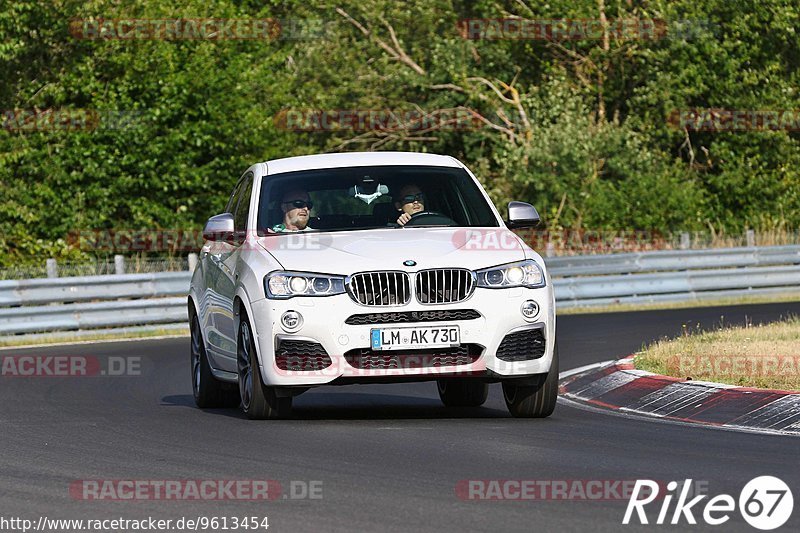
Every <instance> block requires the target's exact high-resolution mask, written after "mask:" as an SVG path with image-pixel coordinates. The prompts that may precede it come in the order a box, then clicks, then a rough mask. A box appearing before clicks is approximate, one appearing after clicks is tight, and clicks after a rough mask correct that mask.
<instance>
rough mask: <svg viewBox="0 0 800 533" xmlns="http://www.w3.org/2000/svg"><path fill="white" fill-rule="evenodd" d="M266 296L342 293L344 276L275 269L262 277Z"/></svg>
mask: <svg viewBox="0 0 800 533" xmlns="http://www.w3.org/2000/svg"><path fill="white" fill-rule="evenodd" d="M264 292H265V293H266V294H267V298H273V299H286V298H293V297H294V296H332V295H334V294H343V293H344V277H343V276H331V275H328V274H315V273H313V272H286V271H283V270H276V271H275V272H270V273H269V274H267V275H266V276H265V277H264Z"/></svg>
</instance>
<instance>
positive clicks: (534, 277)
mask: <svg viewBox="0 0 800 533" xmlns="http://www.w3.org/2000/svg"><path fill="white" fill-rule="evenodd" d="M475 274H476V275H477V276H478V287H485V288H488V289H501V288H502V289H505V288H507V287H528V288H531V289H534V288H538V287H544V286H545V284H546V280H545V277H544V272H543V271H542V267H540V266H539V265H538V264H537V263H536V261H534V260H533V259H528V260H526V261H520V262H519V263H509V264H507V265H500V266H496V267H492V268H485V269H483V270H478V271H477V272H475Z"/></svg>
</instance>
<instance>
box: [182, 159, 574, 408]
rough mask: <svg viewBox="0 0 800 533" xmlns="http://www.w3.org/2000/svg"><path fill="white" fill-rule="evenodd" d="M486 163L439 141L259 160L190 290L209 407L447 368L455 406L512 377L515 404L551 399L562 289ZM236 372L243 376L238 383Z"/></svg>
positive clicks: (270, 401)
mask: <svg viewBox="0 0 800 533" xmlns="http://www.w3.org/2000/svg"><path fill="white" fill-rule="evenodd" d="M538 222H539V215H538V213H537V212H536V209H534V208H533V206H531V205H529V204H525V203H522V202H511V203H509V205H508V219H507V220H506V221H504V220H503V219H502V217H501V216H500V214H499V213H498V212H497V210H496V209H495V208H494V206H493V205H492V202H491V201H490V200H489V198H488V196H487V195H486V193H485V192H484V190H483V189H482V188H481V186H480V184H479V183H478V180H477V179H476V178H475V176H474V175H473V174H472V173H471V172H470V171H469V169H467V168H466V167H465V166H464V165H463V164H462V163H461V162H459V161H458V160H456V159H454V158H452V157H449V156H441V155H432V154H419V153H402V152H371V153H342V154H324V155H311V156H302V157H291V158H286V159H278V160H274V161H267V162H265V163H257V164H255V165H253V166H252V167H250V168H249V169H248V170H247V172H245V173H244V175H243V176H242V177H241V179H240V180H239V182H238V183H237V184H236V187H235V188H234V190H233V193H232V194H231V196H230V199H229V201H228V204H227V207H226V209H225V212H224V213H222V214H220V215H216V216H214V217H212V218H210V219H209V221H208V223H207V224H206V227H205V229H204V232H203V234H204V238H205V240H206V242H205V244H204V246H203V248H202V250H201V253H200V260H199V262H198V265H197V268H196V269H195V271H194V274H193V276H192V282H191V289H190V293H189V300H188V305H189V321H190V326H191V367H192V385H193V390H194V398H195V402H196V403H197V405H198V406H199V407H202V408H205V407H223V406H235V405H241V408H242V410H243V411H244V413H245V414H246V415H247V416H248V417H250V418H255V419H263V418H280V417H285V416H288V415H289V414H290V411H291V406H292V399H293V398H294V397H295V396H297V395H298V394H301V393H302V392H304V391H306V390H308V389H309V388H310V387H316V386H319V385H345V384H351V383H393V382H398V381H428V380H430V381H436V383H437V387H438V391H439V396H440V397H441V399H442V402H444V404H445V405H447V406H462V407H463V406H479V405H482V404H483V403H484V402H485V401H486V398H487V394H488V385H489V384H490V383H496V382H500V383H502V388H503V395H504V398H505V402H506V405H507V406H508V409H509V411H510V412H511V414H512V415H514V416H518V417H546V416H548V415H550V414H551V413H552V412H553V409H554V408H555V404H556V397H557V388H558V351H557V348H556V336H555V302H554V297H553V288H552V285H551V283H550V279H549V276H548V274H547V271H546V268H545V265H544V262H543V261H542V258H541V257H540V256H539V255H538V254H537V253H536V252H534V251H533V250H531V249H530V248H529V247H528V246H526V245H525V243H524V242H523V241H522V240H521V239H520V238H519V237H517V236H516V235H515V234H514V233H513V232H511V231H510V229H509V228H524V227H532V226H535V225H536V224H538ZM237 385H238V386H237Z"/></svg>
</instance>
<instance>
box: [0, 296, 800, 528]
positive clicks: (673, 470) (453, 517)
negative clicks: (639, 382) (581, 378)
mask: <svg viewBox="0 0 800 533" xmlns="http://www.w3.org/2000/svg"><path fill="white" fill-rule="evenodd" d="M788 313H795V314H800V304H770V305H758V306H743V307H725V308H697V309H682V310H669V311H652V312H640V313H617V314H603V315H573V316H563V317H559V318H558V334H559V348H560V353H561V366H562V370H567V369H570V368H575V367H578V366H581V365H586V364H589V363H592V362H597V361H604V360H608V359H613V358H616V357H619V356H624V355H627V354H629V353H631V352H633V351H635V350H637V349H639V348H640V347H641V346H642V344H643V343H645V342H648V341H651V340H654V339H657V338H659V337H662V336H665V335H666V336H672V335H675V334H677V333H679V332H680V331H681V328H682V326H683V325H684V324H685V325H687V326H688V327H690V328H691V327H693V326H694V325H695V324H697V323H699V324H701V326H704V327H712V326H714V325H715V324H718V323H719V322H720V319H721V317H722V316H724V322H725V323H743V322H744V321H745V320H746V319H747V320H752V321H754V322H761V321H771V320H776V319H778V318H780V317H781V316H785V315H787V314H788ZM22 354H36V355H94V356H96V357H98V358H105V357H109V356H124V357H141V375H140V376H127V377H114V378H112V377H106V376H98V377H73V378H52V377H48V378H18V377H3V378H0V401H2V407H0V420H1V421H2V436H0V489H1V490H2V493H1V495H0V516H2V517H6V518H9V517H22V518H30V519H33V520H36V519H38V517H39V516H42V515H45V516H47V517H48V518H116V517H126V518H146V517H148V516H152V517H154V518H162V519H167V518H179V517H182V516H185V517H190V518H197V517H198V516H205V517H211V516H218V517H222V516H228V517H230V516H239V517H241V516H245V515H246V516H268V517H269V524H270V529H269V530H270V531H348V532H350V531H416V530H421V531H536V530H558V531H618V530H620V529H631V530H652V529H661V530H665V529H666V530H687V529H691V530H707V529H715V530H718V531H755V530H754V529H752V528H751V527H750V526H749V525H748V524H746V523H745V522H744V520H743V519H742V518H741V516H740V515H739V514H738V512H734V513H732V514H731V520H730V521H729V522H728V523H726V524H725V525H723V526H718V527H716V528H712V527H709V526H688V525H686V523H685V522H682V524H681V525H680V526H679V527H672V526H655V525H652V524H651V525H649V526H627V527H623V526H621V525H620V523H621V520H622V516H623V513H624V510H625V507H626V502H625V501H620V500H616V501H613V500H612V501H602V502H588V501H582V500H569V501H464V500H462V499H460V498H458V497H457V495H456V490H455V487H456V485H457V484H458V483H459V481H461V480H469V479H484V480H485V479H497V480H506V479H517V480H522V479H530V480H631V479H636V478H649V479H654V480H662V481H669V480H683V479H685V478H692V479H694V480H699V481H701V482H702V483H705V484H707V487H708V491H709V492H710V493H711V495H716V494H721V493H726V494H731V495H733V496H734V498H737V499H738V495H739V492H740V490H741V488H742V487H743V486H744V484H745V483H746V482H747V481H749V480H750V479H752V478H754V477H756V476H761V475H774V476H778V477H780V478H782V479H783V480H784V481H785V482H786V483H788V484H789V486H790V487H791V488H792V489H793V492H794V497H795V502H796V504H797V505H800V453H798V442H799V441H798V440H797V438H794V437H783V436H765V435H757V434H747V433H735V432H726V431H719V430H713V429H706V428H701V427H690V426H682V425H675V424H667V423H660V422H658V421H652V420H645V419H636V418H625V417H621V416H612V415H608V414H603V413H598V412H590V411H586V410H582V409H577V408H575V407H573V406H570V405H566V404H563V403H560V404H559V406H558V407H557V409H556V412H555V413H554V415H553V416H552V417H550V418H548V419H545V420H518V419H513V418H510V417H509V415H508V414H507V411H506V409H505V405H504V404H503V400H502V395H501V392H500V389H499V386H497V385H494V386H492V389H491V393H490V397H489V401H488V402H487V403H486V405H485V406H484V407H483V408H479V409H463V410H451V409H446V408H444V407H443V406H441V404H440V402H439V400H438V397H437V394H436V390H435V385H434V384H432V383H414V384H398V385H353V386H348V387H338V388H335V387H328V388H319V389H315V390H312V391H309V392H307V393H306V394H304V395H302V396H300V397H298V398H296V399H295V410H294V419H292V420H286V421H264V422H251V421H248V420H246V419H244V418H243V417H242V416H241V415H240V414H239V412H238V410H235V409H220V410H208V411H202V410H199V409H197V408H195V407H194V405H193V402H192V397H191V385H190V379H189V367H188V363H189V356H188V339H165V340H149V341H145V340H142V341H136V342H116V343H105V344H91V345H73V346H60V347H48V348H35V349H24V350H22V349H17V350H12V351H2V352H0V355H22ZM80 479H149V480H163V479H169V480H172V479H228V480H232V479H271V480H277V481H279V482H280V483H281V485H282V486H283V487H284V490H285V491H286V492H288V490H287V489H288V487H289V485H290V483H291V482H292V481H321V482H322V487H323V488H322V498H321V499H302V500H293V499H279V500H276V501H270V502H251V501H230V500H226V501H202V500H201V501H133V502H132V501H106V500H101V501H83V500H79V499H75V498H73V497H72V496H70V493H69V485H70V483H71V482H72V481H74V480H80ZM797 505H796V506H797ZM648 509H649V510H650V513H649V516H650V519H651V521H652V520H654V519H655V516H656V514H657V510H658V509H657V508H650V507H648ZM653 509H654V510H653ZM695 514H696V515H701V514H702V512H700V513H695ZM698 519H699V520H700V521H701V522H702V518H700V517H699V516H698ZM783 529H784V530H787V531H791V530H794V531H798V530H800V511H798V510H797V509H795V512H794V513H793V516H792V518H791V519H790V521H789V522H788V523H787V524H786V525H785V526H784V528H783Z"/></svg>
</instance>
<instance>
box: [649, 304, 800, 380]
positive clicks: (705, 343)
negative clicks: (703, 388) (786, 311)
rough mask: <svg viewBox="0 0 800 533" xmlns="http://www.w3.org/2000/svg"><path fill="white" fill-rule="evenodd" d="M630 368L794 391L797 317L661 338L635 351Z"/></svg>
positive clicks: (798, 364) (798, 366)
mask: <svg viewBox="0 0 800 533" xmlns="http://www.w3.org/2000/svg"><path fill="white" fill-rule="evenodd" d="M635 362H636V368H640V369H642V370H648V371H650V372H655V373H657V374H664V375H667V376H674V377H677V378H689V379H693V380H702V381H715V382H719V383H728V384H731V385H738V386H743V387H759V388H767V389H783V390H800V318H799V317H792V318H790V319H788V320H785V321H783V322H775V323H772V324H766V325H757V326H752V325H750V326H747V327H743V328H720V329H717V330H714V331H707V332H696V333H692V332H689V331H684V334H683V335H682V336H680V337H678V338H677V339H673V340H661V341H658V342H655V343H654V344H651V345H650V346H648V347H647V348H646V349H645V350H644V351H642V352H640V353H638V354H637V355H636V360H635Z"/></svg>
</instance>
